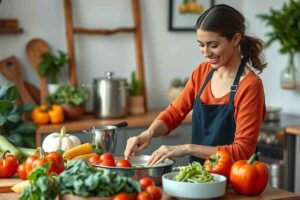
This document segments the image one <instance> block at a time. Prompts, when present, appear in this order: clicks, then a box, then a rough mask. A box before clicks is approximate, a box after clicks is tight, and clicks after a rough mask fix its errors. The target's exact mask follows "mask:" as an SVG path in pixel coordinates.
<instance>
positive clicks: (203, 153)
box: [186, 144, 218, 159]
mask: <svg viewBox="0 0 300 200" xmlns="http://www.w3.org/2000/svg"><path fill="white" fill-rule="evenodd" d="M217 150H218V149H217V147H211V146H204V145H197V144H186V154H188V155H190V156H194V157H198V158H203V159H206V158H208V157H209V156H210V155H213V154H215V153H216V152H217Z"/></svg>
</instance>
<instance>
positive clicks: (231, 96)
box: [124, 4, 265, 165]
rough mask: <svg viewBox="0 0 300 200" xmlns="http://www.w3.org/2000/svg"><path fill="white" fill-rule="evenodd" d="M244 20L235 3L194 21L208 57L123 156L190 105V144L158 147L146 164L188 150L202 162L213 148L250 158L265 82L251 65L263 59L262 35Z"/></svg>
mask: <svg viewBox="0 0 300 200" xmlns="http://www.w3.org/2000/svg"><path fill="white" fill-rule="evenodd" d="M244 22H245V19H244V17H243V15H242V14H241V13H240V12H239V11H237V10H235V9H234V8H232V7H230V6H227V5H223V4H222V5H216V6H213V7H211V8H210V9H208V10H207V11H205V12H204V13H203V14H202V15H201V16H200V17H199V18H198V20H197V23H196V30H197V40H198V42H199V46H200V51H201V53H202V54H203V55H204V57H205V58H207V62H204V63H201V64H200V65H199V66H198V67H197V68H196V69H195V70H194V71H193V73H192V75H191V76H190V78H189V81H188V82H187V84H186V86H185V88H184V90H183V91H182V92H181V94H180V95H179V96H178V97H177V99H176V100H175V101H174V102H172V103H171V104H170V105H169V106H168V108H167V109H166V110H164V111H163V112H161V113H160V115H159V116H158V117H157V118H156V119H155V121H154V122H153V123H152V124H151V126H150V127H149V128H148V129H147V130H146V131H144V132H143V133H141V134H140V135H138V136H136V137H131V138H129V139H128V141H127V146H126V150H125V152H124V155H125V158H126V159H127V158H128V157H129V156H131V155H136V154H137V153H139V152H141V151H142V150H144V149H145V148H146V147H147V146H148V145H149V144H150V142H151V139H152V138H153V137H159V136H162V135H166V134H168V133H170V132H171V131H172V130H173V129H174V128H176V127H177V126H178V125H179V124H180V123H181V122H182V120H183V119H184V118H185V117H186V115H187V114H188V113H189V112H190V110H191V109H193V115H192V144H181V145H175V146H165V145H163V146H161V147H160V148H159V149H157V150H156V151H154V152H153V153H152V156H151V158H150V161H149V164H150V165H153V164H156V163H159V162H162V161H163V160H164V159H166V158H169V157H176V156H185V155H190V156H191V159H190V160H191V161H199V162H203V159H206V158H207V157H209V156H210V155H212V154H214V153H215V152H216V151H217V150H220V149H225V150H227V151H228V152H229V153H230V154H231V157H232V159H233V161H235V160H239V159H248V158H249V157H250V156H251V154H253V153H254V151H255V148H256V142H257V138H258V135H259V130H260V126H261V123H262V121H263V119H264V116H265V103H264V91H263V84H262V81H261V80H260V79H259V77H258V76H257V75H256V74H255V73H254V71H253V69H254V70H257V71H259V72H262V70H263V68H264V66H265V64H264V62H263V58H262V57H260V53H261V51H262V49H263V44H262V42H261V40H258V39H256V38H253V37H249V36H247V35H246V34H245V24H244Z"/></svg>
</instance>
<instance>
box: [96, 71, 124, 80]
mask: <svg viewBox="0 0 300 200" xmlns="http://www.w3.org/2000/svg"><path fill="white" fill-rule="evenodd" d="M113 75H114V72H105V77H100V78H95V79H94V80H95V81H112V82H113V81H118V82H119V81H124V82H126V79H125V78H118V77H117V78H116V77H114V76H113Z"/></svg>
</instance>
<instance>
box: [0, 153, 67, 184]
mask: <svg viewBox="0 0 300 200" xmlns="http://www.w3.org/2000/svg"><path fill="white" fill-rule="evenodd" d="M46 162H50V163H51V166H50V168H49V171H48V173H49V174H51V173H52V172H55V173H56V174H59V173H61V172H62V171H63V170H64V161H63V158H62V156H61V155H60V154H58V153H56V152H51V153H46V152H44V150H43V149H42V148H38V152H36V153H35V154H34V155H31V156H29V157H28V158H27V159H26V160H25V162H23V163H21V164H19V162H18V159H17V157H16V156H14V155H12V154H10V153H8V151H6V152H5V153H4V154H3V155H2V157H1V158H0V178H10V177H12V176H13V175H14V174H15V173H16V172H17V174H18V176H19V177H20V178H21V179H24V180H26V179H27V176H28V174H29V173H30V172H31V171H32V170H33V169H35V168H37V167H40V166H42V165H43V164H45V163H46Z"/></svg>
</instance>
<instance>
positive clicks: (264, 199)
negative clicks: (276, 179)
mask: <svg viewBox="0 0 300 200" xmlns="http://www.w3.org/2000/svg"><path fill="white" fill-rule="evenodd" d="M0 199H1V200H15V199H17V194H16V193H13V192H10V193H0ZM217 199H218V200H280V199H282V200H283V199H286V200H296V199H300V195H298V194H295V193H291V192H288V191H285V190H281V189H277V188H272V187H267V188H266V189H265V191H264V192H263V193H262V194H261V195H259V196H242V195H237V194H236V193H235V192H234V191H232V190H228V191H227V192H226V194H225V195H224V196H222V197H219V198H217ZM162 200H176V199H175V198H173V197H171V196H169V195H167V194H164V195H163V198H162Z"/></svg>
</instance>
